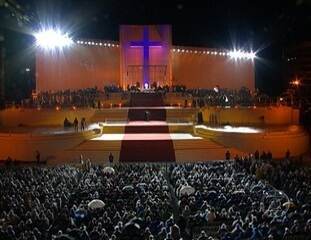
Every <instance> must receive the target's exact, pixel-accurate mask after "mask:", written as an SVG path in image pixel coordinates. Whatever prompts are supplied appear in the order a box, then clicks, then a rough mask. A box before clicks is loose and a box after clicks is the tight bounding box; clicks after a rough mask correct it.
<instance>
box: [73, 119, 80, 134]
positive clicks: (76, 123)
mask: <svg viewBox="0 0 311 240" xmlns="http://www.w3.org/2000/svg"><path fill="white" fill-rule="evenodd" d="M73 126H74V128H75V131H76V132H78V130H79V121H78V119H77V118H75V120H74V121H73Z"/></svg>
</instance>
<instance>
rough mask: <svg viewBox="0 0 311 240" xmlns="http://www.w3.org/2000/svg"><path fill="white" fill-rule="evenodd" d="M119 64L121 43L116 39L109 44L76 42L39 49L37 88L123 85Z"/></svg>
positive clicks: (38, 89) (44, 89)
mask: <svg viewBox="0 0 311 240" xmlns="http://www.w3.org/2000/svg"><path fill="white" fill-rule="evenodd" d="M90 42H92V41H90ZM94 44H95V43H94ZM96 44H99V43H98V42H96ZM102 44H103V43H102ZM105 44H108V43H106V42H105ZM119 68H120V54H119V47H118V45H117V43H115V42H109V47H108V46H103V45H101V46H100V45H91V46H89V45H82V44H74V45H73V46H72V47H70V48H64V49H63V50H62V51H52V52H51V51H45V50H42V49H39V50H37V53H36V90H37V92H40V91H57V90H66V89H83V88H91V87H95V86H97V87H98V88H102V87H103V86H106V85H111V84H113V85H119V82H120V71H119Z"/></svg>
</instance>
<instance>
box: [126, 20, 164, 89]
mask: <svg viewBox="0 0 311 240" xmlns="http://www.w3.org/2000/svg"><path fill="white" fill-rule="evenodd" d="M130 45H131V47H143V48H144V63H143V78H144V86H145V84H146V83H147V84H148V86H150V84H149V47H161V42H156V41H149V28H148V26H144V36H143V40H142V41H135V42H131V44H130Z"/></svg>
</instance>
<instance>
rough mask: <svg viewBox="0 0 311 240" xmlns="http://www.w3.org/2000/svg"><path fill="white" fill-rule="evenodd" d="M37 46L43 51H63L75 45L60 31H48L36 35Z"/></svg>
mask: <svg viewBox="0 0 311 240" xmlns="http://www.w3.org/2000/svg"><path fill="white" fill-rule="evenodd" d="M34 36H35V38H36V45H37V46H39V47H41V48H43V49H57V48H58V49H62V48H64V47H68V46H70V45H71V44H73V40H72V39H71V38H70V37H69V35H68V34H67V33H62V32H61V31H60V30H55V29H47V30H42V31H40V32H38V33H35V34H34Z"/></svg>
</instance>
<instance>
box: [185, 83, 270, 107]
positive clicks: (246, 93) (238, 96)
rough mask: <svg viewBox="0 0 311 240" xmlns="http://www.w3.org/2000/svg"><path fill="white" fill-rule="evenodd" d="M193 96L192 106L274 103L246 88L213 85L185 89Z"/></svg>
mask: <svg viewBox="0 0 311 240" xmlns="http://www.w3.org/2000/svg"><path fill="white" fill-rule="evenodd" d="M185 92H186V93H187V94H190V95H191V96H192V97H193V100H194V103H193V106H200V107H203V106H260V105H262V106H267V105H271V104H275V101H273V100H272V99H271V98H270V97H268V96H267V95H265V94H262V93H260V92H258V91H255V92H252V91H250V90H249V89H247V88H241V89H240V90H229V89H222V88H219V87H215V88H213V89H189V90H185Z"/></svg>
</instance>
